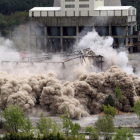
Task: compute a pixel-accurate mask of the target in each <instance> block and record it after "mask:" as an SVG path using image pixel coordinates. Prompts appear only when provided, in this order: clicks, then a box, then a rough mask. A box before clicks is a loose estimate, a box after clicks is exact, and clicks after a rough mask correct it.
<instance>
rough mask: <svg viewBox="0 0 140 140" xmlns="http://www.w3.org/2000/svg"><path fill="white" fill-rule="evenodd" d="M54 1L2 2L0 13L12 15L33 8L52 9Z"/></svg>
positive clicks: (26, 0) (23, 0)
mask: <svg viewBox="0 0 140 140" xmlns="http://www.w3.org/2000/svg"><path fill="white" fill-rule="evenodd" d="M53 2H54V0H0V13H2V14H4V15H10V14H11V13H14V14H15V13H16V12H19V11H26V12H28V11H29V10H30V9H32V8H33V7H51V6H53Z"/></svg>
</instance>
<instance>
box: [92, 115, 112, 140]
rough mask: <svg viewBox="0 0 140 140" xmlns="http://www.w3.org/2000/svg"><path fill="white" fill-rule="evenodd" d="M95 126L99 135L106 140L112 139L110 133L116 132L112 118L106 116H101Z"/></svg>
mask: <svg viewBox="0 0 140 140" xmlns="http://www.w3.org/2000/svg"><path fill="white" fill-rule="evenodd" d="M94 126H95V129H96V130H97V132H98V134H99V135H102V136H103V137H104V139H106V140H110V139H111V134H110V133H113V132H115V128H114V122H113V118H112V116H106V117H104V116H99V117H98V120H97V122H96V123H95V125H94Z"/></svg>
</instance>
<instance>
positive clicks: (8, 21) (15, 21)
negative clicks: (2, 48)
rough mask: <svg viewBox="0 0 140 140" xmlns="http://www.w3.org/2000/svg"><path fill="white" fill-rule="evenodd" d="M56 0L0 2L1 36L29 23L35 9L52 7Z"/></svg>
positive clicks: (9, 0)
mask: <svg viewBox="0 0 140 140" xmlns="http://www.w3.org/2000/svg"><path fill="white" fill-rule="evenodd" d="M53 2H54V0H0V34H1V35H2V36H4V37H6V36H7V35H9V34H10V31H11V30H13V29H14V27H15V26H17V25H20V24H22V23H26V22H27V21H29V10H30V9H32V8H33V7H45V6H46V7H51V6H53Z"/></svg>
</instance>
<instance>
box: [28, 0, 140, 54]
mask: <svg viewBox="0 0 140 140" xmlns="http://www.w3.org/2000/svg"><path fill="white" fill-rule="evenodd" d="M136 13H137V11H136V8H135V7H133V6H121V1H120V0H55V1H54V7H34V8H33V9H31V10H30V11H29V16H30V18H31V21H32V22H31V24H30V35H31V43H30V45H31V50H34V49H35V51H36V52H39V51H42V50H43V52H47V53H48V52H52V53H55V52H67V51H71V50H72V47H73V44H75V43H77V42H78V41H79V40H80V39H81V38H82V36H84V35H85V34H87V32H89V31H93V30H94V29H95V30H96V31H97V32H98V33H99V35H100V36H104V37H106V36H112V37H113V38H114V43H113V47H114V48H117V47H119V46H125V47H126V48H127V49H128V50H129V52H130V53H135V52H139V42H138V40H139V35H138V32H137V21H136ZM35 22H36V23H37V24H36V25H35V26H33V24H34V23H35ZM33 42H35V44H36V45H33ZM35 46H36V47H35ZM87 47H89V46H87Z"/></svg>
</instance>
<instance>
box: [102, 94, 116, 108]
mask: <svg viewBox="0 0 140 140" xmlns="http://www.w3.org/2000/svg"><path fill="white" fill-rule="evenodd" d="M103 104H104V105H106V106H108V105H110V106H112V107H115V100H114V99H113V98H112V96H111V95H109V96H107V97H106V98H105V101H104V103H103Z"/></svg>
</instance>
